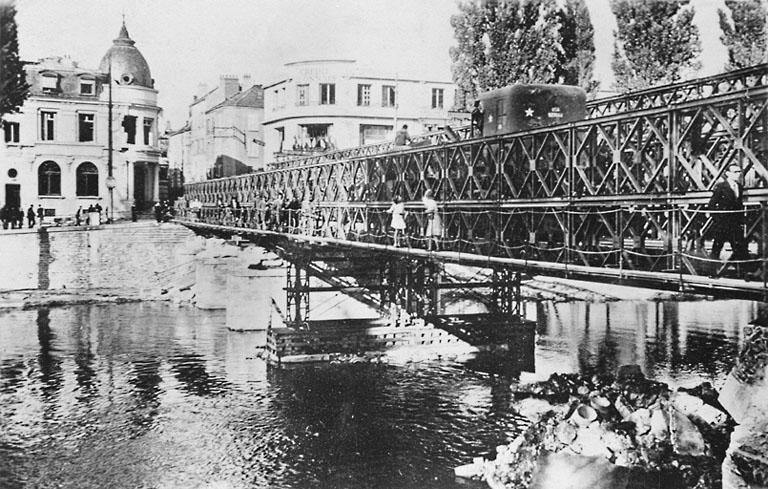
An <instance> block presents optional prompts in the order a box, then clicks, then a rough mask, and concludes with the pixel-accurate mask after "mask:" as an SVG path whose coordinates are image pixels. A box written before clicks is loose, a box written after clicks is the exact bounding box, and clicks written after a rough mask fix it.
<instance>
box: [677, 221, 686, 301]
mask: <svg viewBox="0 0 768 489" xmlns="http://www.w3.org/2000/svg"><path fill="white" fill-rule="evenodd" d="M681 212H682V211H681V209H680V207H676V208H675V215H676V220H677V225H676V226H675V229H676V230H677V231H678V236H677V270H678V272H677V273H678V277H679V280H680V283H679V285H678V291H679V292H682V291H683V290H684V289H685V284H684V283H683V248H682V246H683V240H682V239H681V236H680V229H682V226H680V223H681V222H682V221H681V220H680V213H681Z"/></svg>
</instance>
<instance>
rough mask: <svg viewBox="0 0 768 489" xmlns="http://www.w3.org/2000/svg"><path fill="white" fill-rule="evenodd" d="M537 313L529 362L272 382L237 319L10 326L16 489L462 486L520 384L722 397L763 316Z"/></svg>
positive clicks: (143, 314)
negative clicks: (635, 385) (636, 367)
mask: <svg viewBox="0 0 768 489" xmlns="http://www.w3.org/2000/svg"><path fill="white" fill-rule="evenodd" d="M533 310H535V312H536V315H537V323H538V326H537V335H536V340H535V345H531V348H532V351H533V355H532V357H529V358H527V359H526V360H525V361H522V360H521V361H518V360H517V359H515V358H509V356H510V355H513V354H507V353H494V354H488V353H486V354H482V355H480V354H479V355H478V356H476V357H472V356H470V357H460V358H454V359H442V360H435V359H431V360H423V361H406V360H402V361H398V360H393V361H392V362H390V363H377V364H364V363H355V364H347V365H341V364H338V365H314V366H306V367H299V368H293V369H273V368H267V367H266V365H265V364H264V363H263V362H262V361H261V360H260V359H258V358H256V357H255V351H256V348H255V346H254V341H255V337H254V336H253V334H249V333H236V332H230V331H228V330H227V329H226V327H225V315H224V313H223V312H216V311H214V312H211V311H201V310H196V309H194V308H186V307H177V306H173V305H170V304H165V303H143V304H111V305H90V306H71V307H62V308H52V309H39V310H24V311H21V310H14V311H9V312H2V313H0V487H2V488H16V487H31V488H49V487H50V488H53V487H56V488H78V489H80V488H196V487H200V488H246V487H270V488H283V487H286V488H287V487H299V488H350V489H351V488H356V489H357V488H390V487H391V488H446V487H459V486H460V483H459V482H457V481H455V480H454V476H453V472H452V469H453V467H455V466H457V465H460V464H464V463H468V462H471V460H472V458H473V457H476V456H489V455H490V454H491V453H493V451H494V447H495V446H497V445H499V444H502V443H505V442H507V441H508V438H509V437H511V436H514V434H515V433H516V432H517V430H518V426H519V419H520V418H519V416H518V415H517V414H516V413H515V411H514V407H513V405H512V403H511V399H510V389H509V388H510V385H512V384H514V383H516V382H519V381H531V380H536V379H542V378H546V377H547V376H548V375H549V374H550V373H552V372H579V371H581V372H593V371H612V370H613V369H615V367H616V366H618V365H621V364H623V363H638V364H640V365H641V366H642V367H643V370H644V371H645V372H647V373H648V375H649V376H651V377H653V378H656V379H659V380H663V381H665V382H670V383H671V384H673V385H678V386H693V385H696V384H698V383H699V382H701V381H709V382H712V383H713V384H714V385H715V386H716V387H717V386H720V385H722V382H723V380H724V378H725V375H726V374H727V373H728V371H729V370H730V368H731V366H732V364H733V362H734V359H735V356H736V354H737V352H738V349H739V346H740V343H741V341H742V340H741V336H740V335H741V327H742V326H744V325H746V324H747V323H748V321H749V320H750V319H751V318H752V317H753V315H754V314H755V311H754V305H753V304H752V303H748V302H742V301H703V302H680V303H678V302H661V303H654V302H631V301H625V302H610V303H558V304H553V303H548V302H544V303H540V304H538V305H533V306H531V312H532V311H533ZM523 356H524V355H523ZM531 360H532V361H531ZM500 366H503V368H501V367H500ZM461 487H466V486H465V485H461Z"/></svg>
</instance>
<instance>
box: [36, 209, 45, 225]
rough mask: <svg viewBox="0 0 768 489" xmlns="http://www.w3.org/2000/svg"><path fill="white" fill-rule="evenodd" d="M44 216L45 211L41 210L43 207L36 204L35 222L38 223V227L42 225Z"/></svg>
mask: <svg viewBox="0 0 768 489" xmlns="http://www.w3.org/2000/svg"><path fill="white" fill-rule="evenodd" d="M44 216H45V211H44V210H43V206H42V205H41V204H37V220H38V221H40V225H41V226H42V225H43V217H44Z"/></svg>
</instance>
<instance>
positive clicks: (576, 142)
mask: <svg viewBox="0 0 768 489" xmlns="http://www.w3.org/2000/svg"><path fill="white" fill-rule="evenodd" d="M767 102H768V87H762V88H759V89H749V90H743V91H741V92H733V93H729V94H726V95H718V96H715V97H710V98H708V99H704V100H696V101H692V102H685V103H682V104H677V105H673V106H670V107H664V108H655V109H648V110H644V111H638V112H633V113H631V114H625V115H615V116H609V117H603V118H599V119H592V120H585V121H580V122H578V123H572V124H567V125H561V126H555V127H551V128H543V129H538V130H535V131H528V132H522V133H515V134H507V135H503V136H494V137H487V138H482V139H472V140H468V141H460V142H454V143H448V144H442V145H438V146H428V147H424V148H413V149H407V150H403V151H391V152H388V153H384V154H375V155H370V156H357V157H354V158H347V159H343V160H339V161H327V162H323V163H317V164H314V165H305V166H300V167H290V168H285V169H280V170H273V171H267V172H263V173H256V174H249V175H242V176H239V177H233V178H226V179H219V180H211V181H207V182H199V183H194V184H189V185H186V198H187V199H190V200H193V201H198V202H200V203H202V204H208V205H214V204H216V203H217V202H219V201H222V202H229V201H231V200H232V199H233V198H234V199H236V200H237V201H238V202H240V203H255V202H257V201H258V200H260V199H264V200H267V201H270V200H274V199H275V198H277V194H278V193H279V192H282V193H283V194H284V195H283V198H284V199H287V200H290V199H291V198H292V197H293V195H292V194H297V195H298V198H299V199H303V198H304V196H305V195H309V196H310V198H311V200H313V201H315V202H329V203H333V202H342V203H347V202H386V201H389V200H391V198H392V197H393V196H394V195H399V196H400V197H402V198H403V199H404V200H406V201H414V200H419V199H420V198H421V196H422V195H423V193H424V192H425V191H426V190H428V189H429V190H432V192H433V193H434V195H435V197H436V198H437V199H438V200H441V201H445V202H457V201H461V202H488V201H491V202H517V203H521V202H546V201H551V200H556V201H560V202H562V201H572V200H575V199H577V200H582V201H594V202H611V201H614V200H617V199H618V200H621V201H624V200H627V199H636V200H647V199H648V198H657V197H659V196H666V195H693V194H696V193H697V192H698V193H700V194H702V195H703V194H704V193H706V192H709V191H710V190H711V189H712V187H713V186H714V184H715V183H716V182H717V181H718V180H719V179H720V178H721V177H722V176H723V174H724V172H725V170H726V168H727V167H728V165H729V164H731V163H733V162H736V163H739V164H740V165H741V167H742V169H743V170H744V176H745V181H744V183H745V187H746V189H747V190H748V193H749V192H752V191H755V192H762V191H763V190H764V189H767V188H768V162H767V159H768V106H767Z"/></svg>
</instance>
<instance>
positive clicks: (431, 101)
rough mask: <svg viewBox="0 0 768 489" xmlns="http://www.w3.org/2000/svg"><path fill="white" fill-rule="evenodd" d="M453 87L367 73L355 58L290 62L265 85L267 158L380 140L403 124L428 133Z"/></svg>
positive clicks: (450, 101) (442, 116) (449, 104)
mask: <svg viewBox="0 0 768 489" xmlns="http://www.w3.org/2000/svg"><path fill="white" fill-rule="evenodd" d="M455 91H456V87H455V85H454V84H453V83H451V82H448V81H439V80H415V79H408V78H399V77H397V76H391V75H382V74H378V73H373V72H366V71H365V70H364V69H363V68H361V67H359V66H358V64H357V63H356V62H355V61H353V60H316V61H300V62H295V63H288V64H286V65H285V74H284V76H283V77H282V79H281V80H280V81H278V82H276V83H272V84H271V85H268V86H265V87H264V140H265V143H266V146H265V158H267V161H268V162H271V161H274V159H275V158H276V157H279V156H283V155H284V154H285V153H291V152H294V151H295V152H301V151H311V150H315V149H317V150H323V149H325V148H326V147H327V146H330V147H334V148H349V147H353V146H359V145H364V144H371V143H375V142H382V141H386V140H390V139H392V138H393V137H394V133H393V129H395V128H399V127H401V126H402V125H403V124H407V125H408V131H409V133H410V134H411V135H416V134H421V133H424V132H427V131H428V130H431V129H435V128H437V127H440V126H443V125H445V124H446V123H447V122H448V121H449V120H450V119H449V116H448V111H449V110H450V109H452V108H453V106H454V97H455Z"/></svg>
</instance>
